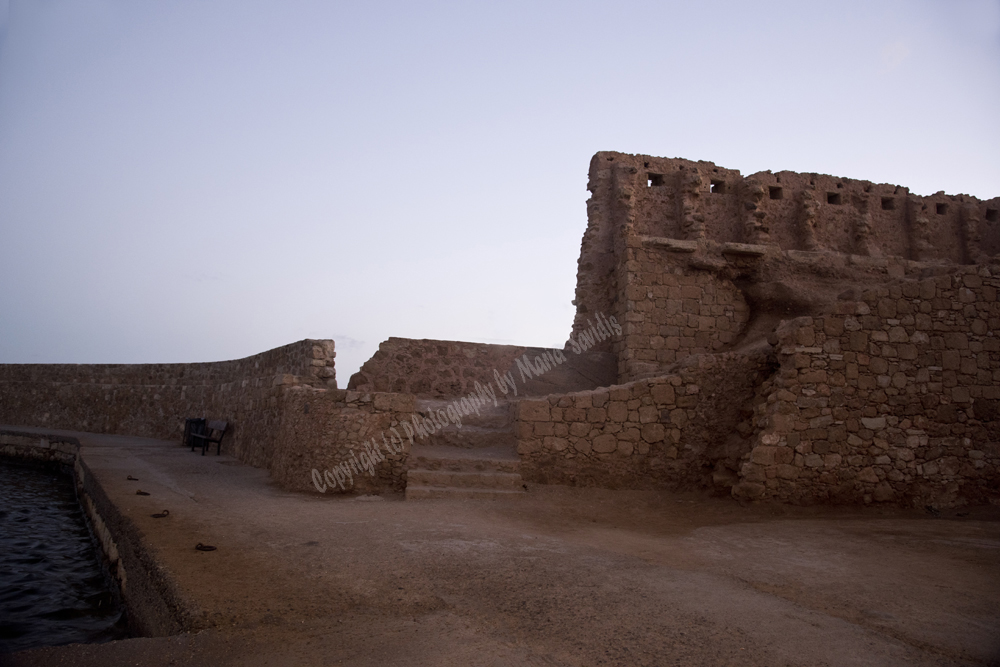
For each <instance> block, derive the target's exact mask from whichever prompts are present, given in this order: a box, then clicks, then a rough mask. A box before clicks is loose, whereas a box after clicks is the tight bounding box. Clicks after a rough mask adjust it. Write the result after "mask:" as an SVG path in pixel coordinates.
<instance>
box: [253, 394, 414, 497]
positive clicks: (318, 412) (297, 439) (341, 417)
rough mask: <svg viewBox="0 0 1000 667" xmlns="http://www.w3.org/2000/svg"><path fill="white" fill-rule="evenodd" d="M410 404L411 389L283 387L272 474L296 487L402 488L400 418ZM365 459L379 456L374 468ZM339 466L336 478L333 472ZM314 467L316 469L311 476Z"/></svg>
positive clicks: (406, 444) (405, 448) (404, 442)
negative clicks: (376, 390) (372, 390)
mask: <svg viewBox="0 0 1000 667" xmlns="http://www.w3.org/2000/svg"><path fill="white" fill-rule="evenodd" d="M415 408H416V406H415V401H414V397H413V395H412V394H387V393H362V392H356V391H343V390H336V389H315V388H312V387H295V388H291V389H288V390H286V391H285V392H284V395H283V397H282V415H283V417H282V422H281V425H280V427H279V431H278V436H277V445H276V448H275V455H274V458H273V462H272V466H271V476H272V477H273V478H274V479H275V481H277V482H278V483H279V484H281V486H282V487H283V488H286V489H291V490H296V491H313V492H315V491H321V492H324V493H372V492H380V491H383V490H391V491H403V490H404V489H405V488H406V463H407V460H408V458H409V454H410V441H409V439H408V438H407V437H406V431H405V429H403V428H402V426H401V422H404V421H407V420H409V419H410V417H411V415H412V414H413V412H414V410H415ZM383 436H385V440H383ZM386 443H388V444H386ZM373 451H377V453H375V454H373ZM370 459H379V460H378V461H377V462H375V463H374V465H373V466H372V469H373V471H374V474H368V473H367V472H364V468H365V467H366V466H367V464H368V461H369V460H370ZM338 468H340V471H341V472H340V474H341V482H340V483H338V482H337V479H336V473H335V472H334V471H336V470H337V469H338ZM313 470H317V471H318V475H319V477H316V478H315V479H316V481H314V477H315V476H314V475H313V472H312V471H313ZM327 471H330V473H331V475H333V477H331V476H330V475H326V474H325V473H327ZM345 478H346V479H345Z"/></svg>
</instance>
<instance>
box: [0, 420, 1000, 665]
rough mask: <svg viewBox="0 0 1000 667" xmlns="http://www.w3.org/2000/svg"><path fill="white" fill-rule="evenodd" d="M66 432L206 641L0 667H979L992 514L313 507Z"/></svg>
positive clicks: (992, 546)
mask: <svg viewBox="0 0 1000 667" xmlns="http://www.w3.org/2000/svg"><path fill="white" fill-rule="evenodd" d="M80 437H81V440H82V441H83V443H84V457H85V460H86V461H87V462H88V465H90V467H91V468H92V470H93V471H94V473H95V475H96V476H97V477H98V479H99V480H100V482H101V484H102V485H103V486H104V488H105V490H106V491H107V493H108V495H109V496H110V497H111V499H112V500H113V501H114V502H116V503H117V504H118V506H119V507H120V508H122V510H123V511H124V512H127V513H128V514H129V515H130V516H131V517H132V518H133V520H134V521H135V522H136V523H137V524H138V526H139V527H140V529H141V530H142V531H143V533H144V534H145V536H146V539H147V541H148V544H149V548H150V549H151V550H152V551H153V552H154V554H155V558H156V559H157V561H158V562H159V563H160V564H161V565H162V567H164V568H165V569H166V570H167V572H168V573H169V574H170V576H171V577H173V579H174V580H175V581H176V583H177V584H178V586H179V588H180V590H181V591H182V593H183V594H184V595H185V596H186V597H188V598H189V599H190V601H191V603H192V605H193V606H195V607H196V608H198V609H199V610H200V614H201V618H202V619H203V621H204V622H205V623H206V627H208V628H209V629H206V630H202V631H200V632H193V633H186V634H182V635H178V636H173V637H158V638H136V639H128V640H123V641H118V642H112V643H109V644H102V645H71V646H64V647H57V648H45V649H37V650H33V651H26V652H23V653H20V654H15V655H13V656H8V657H7V658H6V662H7V663H8V664H11V665H19V666H20V665H25V666H27V665H94V666H101V667H104V666H108V665H150V666H159V665H184V664H194V663H195V662H197V663H200V664H209V665H255V666H256V665H260V666H263V665H353V666H362V665H428V666H430V665H435V666H439V665H462V666H463V667H464V666H469V665H475V666H483V667H505V666H508V665H509V666H514V665H517V666H521V665H533V666H534V665H537V666H542V665H580V666H589V665H772V666H773V665H904V664H905V665H994V664H997V665H1000V508H998V507H980V508H967V509H964V510H943V511H942V512H941V513H940V514H939V515H936V516H935V515H932V514H930V513H928V512H925V511H914V510H898V509H879V508H853V509H844V508H828V507H821V508H794V507H786V506H777V505H751V506H747V507H743V506H740V505H739V504H737V503H736V502H734V501H733V500H731V499H728V498H711V497H708V496H702V495H677V494H668V493H658V492H634V491H606V490H597V489H576V488H566V487H557V486H531V485H529V492H528V493H527V494H526V496H525V497H523V498H518V499H511V500H499V501H494V500H474V501H471V500H467V501H461V500H422V501H410V502H406V501H403V500H402V497H401V496H387V497H378V498H366V497H361V498H344V497H341V498H333V497H328V496H321V495H319V494H312V495H309V494H298V493H295V494H293V493H286V492H283V491H281V490H280V489H278V488H276V487H275V486H274V485H272V484H271V483H270V482H269V480H268V476H267V472H266V471H263V470H258V469H255V468H252V467H248V466H245V465H242V464H240V463H239V462H238V461H236V460H234V459H232V458H231V457H227V456H222V457H216V456H205V457H202V456H199V455H198V454H192V453H191V452H189V451H187V450H185V449H184V448H182V447H180V446H179V445H177V444H175V443H168V442H161V441H155V440H147V439H141V438H126V437H122V436H87V435H83V434H81V435H80ZM127 475H133V476H135V477H138V478H139V480H140V481H139V482H131V481H127V480H126V477H127ZM137 486H138V487H139V488H142V489H144V490H146V491H148V492H150V494H151V495H150V496H148V497H143V496H136V495H135V489H136V488H137ZM162 509H169V510H170V516H169V517H168V518H166V519H153V518H151V517H150V514H152V513H154V512H159V511H160V510H162ZM960 514H963V515H964V516H959V515H960ZM198 542H203V543H207V544H212V545H215V546H217V547H218V550H217V551H214V552H199V551H196V550H195V549H194V545H195V544H197V543H198ZM0 662H4V660H3V659H0Z"/></svg>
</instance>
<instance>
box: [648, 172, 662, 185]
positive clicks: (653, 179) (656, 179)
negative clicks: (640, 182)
mask: <svg viewBox="0 0 1000 667" xmlns="http://www.w3.org/2000/svg"><path fill="white" fill-rule="evenodd" d="M646 185H647V186H648V187H651V188H652V187H656V186H658V185H663V174H646Z"/></svg>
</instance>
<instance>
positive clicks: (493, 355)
mask: <svg viewBox="0 0 1000 667" xmlns="http://www.w3.org/2000/svg"><path fill="white" fill-rule="evenodd" d="M527 349H528V348H525V347H519V346H516V345H491V344H489V343H464V342H459V341H452V340H426V339H424V340H414V339H410V338H390V339H388V340H386V341H385V342H384V343H382V344H381V345H379V347H378V352H376V353H375V354H374V355H373V356H372V358H371V359H369V360H368V361H366V362H365V363H364V365H363V366H362V367H361V370H359V371H358V372H357V373H355V374H354V375H352V376H351V380H350V382H349V383H348V385H347V388H348V389H353V390H355V391H381V392H396V393H402V394H416V395H418V396H437V397H443V396H464V395H467V394H469V393H472V392H474V391H475V383H476V382H479V383H480V384H481V385H486V384H489V383H490V382H493V381H494V376H493V371H494V369H495V370H497V371H499V372H500V373H504V372H505V371H507V370H508V369H509V368H510V367H511V366H512V365H513V364H514V359H516V358H517V357H519V356H521V355H522V354H524V352H525V351H526V350H527Z"/></svg>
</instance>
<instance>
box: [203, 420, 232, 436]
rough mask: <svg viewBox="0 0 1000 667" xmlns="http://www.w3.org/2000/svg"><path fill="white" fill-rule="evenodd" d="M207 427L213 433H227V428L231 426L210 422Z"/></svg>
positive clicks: (218, 421)
mask: <svg viewBox="0 0 1000 667" xmlns="http://www.w3.org/2000/svg"><path fill="white" fill-rule="evenodd" d="M205 426H206V427H207V428H209V429H211V430H213V431H218V432H219V433H225V432H226V427H227V426H229V422H226V421H221V420H216V421H210V422H208V423H207V424H205Z"/></svg>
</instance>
